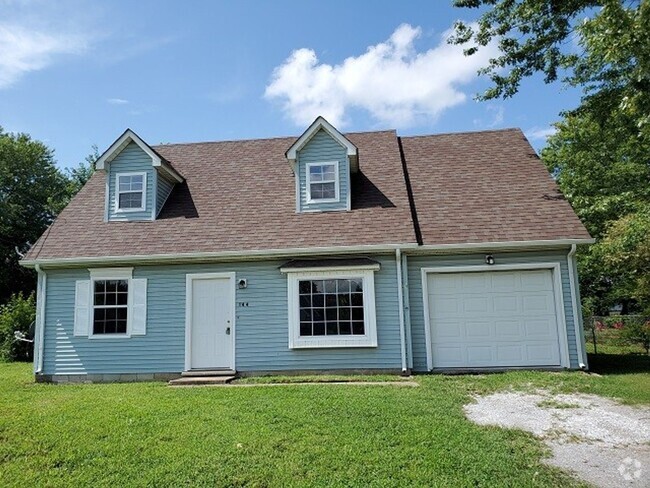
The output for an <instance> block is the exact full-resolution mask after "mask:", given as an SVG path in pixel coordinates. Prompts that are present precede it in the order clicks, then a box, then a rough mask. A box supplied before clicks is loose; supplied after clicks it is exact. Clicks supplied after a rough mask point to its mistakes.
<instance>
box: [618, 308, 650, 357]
mask: <svg viewBox="0 0 650 488" xmlns="http://www.w3.org/2000/svg"><path fill="white" fill-rule="evenodd" d="M621 338H622V339H623V341H625V342H626V343H628V344H633V345H639V346H641V347H642V348H643V349H645V352H646V354H648V355H650V318H647V317H643V318H641V317H639V318H636V319H635V320H626V321H625V325H624V326H623V328H622V329H621Z"/></svg>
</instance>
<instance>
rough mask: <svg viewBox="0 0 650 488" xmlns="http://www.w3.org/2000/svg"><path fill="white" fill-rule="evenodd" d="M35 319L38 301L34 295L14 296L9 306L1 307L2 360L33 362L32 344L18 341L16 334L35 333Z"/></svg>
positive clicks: (0, 353)
mask: <svg viewBox="0 0 650 488" xmlns="http://www.w3.org/2000/svg"><path fill="white" fill-rule="evenodd" d="M35 319H36V299H35V298H34V294H33V293H32V294H31V295H29V296H27V297H25V296H23V294H22V293H18V294H16V295H12V296H11V298H10V299H9V302H7V304H5V305H2V306H0V360H2V361H31V359H32V350H33V346H32V343H29V342H24V341H16V340H15V338H14V332H15V331H18V332H22V333H23V334H25V336H29V335H30V333H33V328H32V325H33V323H34V320H35ZM30 329H31V330H30Z"/></svg>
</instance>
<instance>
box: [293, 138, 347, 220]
mask: <svg viewBox="0 0 650 488" xmlns="http://www.w3.org/2000/svg"><path fill="white" fill-rule="evenodd" d="M296 157H297V159H296V166H295V169H296V173H297V183H298V186H299V187H298V194H297V197H298V204H297V208H296V210H297V211H298V212H315V211H320V212H323V211H328V210H348V209H349V208H350V199H351V188H350V187H351V184H350V164H349V160H348V156H347V150H346V148H345V147H343V146H341V144H340V143H339V142H338V141H337V140H335V139H334V138H333V137H332V136H331V135H330V134H329V133H328V132H326V131H325V130H322V129H321V130H319V131H318V132H317V133H316V134H314V136H313V137H312V138H311V139H310V140H309V142H308V143H307V144H306V145H305V146H304V147H303V148H302V149H301V150H300V151H299V152H298V153H297V156H296ZM330 163H333V164H334V165H335V167H336V179H337V182H336V189H337V191H336V196H335V198H334V200H336V201H326V202H318V201H315V200H314V199H313V198H310V197H311V194H310V188H309V180H310V178H309V169H310V166H312V165H321V164H330Z"/></svg>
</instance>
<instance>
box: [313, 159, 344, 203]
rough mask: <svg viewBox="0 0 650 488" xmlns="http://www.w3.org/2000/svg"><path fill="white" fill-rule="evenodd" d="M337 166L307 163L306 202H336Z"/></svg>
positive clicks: (337, 198)
mask: <svg viewBox="0 0 650 488" xmlns="http://www.w3.org/2000/svg"><path fill="white" fill-rule="evenodd" d="M338 200H339V164H338V163H337V162H331V163H307V201H308V202H320V203H323V202H338Z"/></svg>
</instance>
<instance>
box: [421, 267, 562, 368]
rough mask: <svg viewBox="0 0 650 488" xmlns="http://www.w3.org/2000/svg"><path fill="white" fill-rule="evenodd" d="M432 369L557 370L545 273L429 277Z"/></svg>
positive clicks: (550, 283) (554, 320)
mask: <svg viewBox="0 0 650 488" xmlns="http://www.w3.org/2000/svg"><path fill="white" fill-rule="evenodd" d="M427 279H428V284H427V288H428V294H429V296H428V300H429V306H428V309H429V323H430V327H431V329H430V330H431V353H432V358H433V367H434V368H490V367H533V366H560V364H561V352H560V348H561V346H560V342H561V341H560V334H561V333H562V332H561V331H560V327H559V323H558V317H557V307H556V301H555V296H556V294H555V290H554V280H553V274H552V271H551V270H549V269H536V270H526V271H519V270H517V271H496V272H475V273H440V274H437V273H431V274H429V275H428V278H427Z"/></svg>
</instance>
